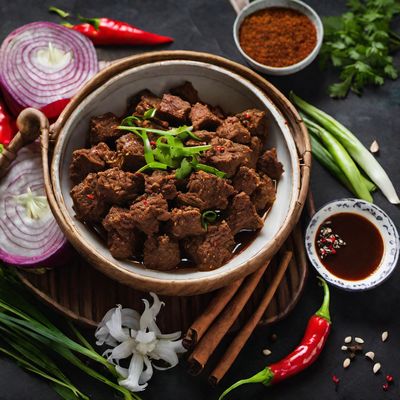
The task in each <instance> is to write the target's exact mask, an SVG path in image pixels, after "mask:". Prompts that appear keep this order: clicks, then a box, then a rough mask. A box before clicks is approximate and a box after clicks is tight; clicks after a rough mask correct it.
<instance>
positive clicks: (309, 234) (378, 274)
mask: <svg viewBox="0 0 400 400" xmlns="http://www.w3.org/2000/svg"><path fill="white" fill-rule="evenodd" d="M337 213H353V214H359V215H361V216H363V217H364V218H366V219H368V221H370V222H371V223H372V224H373V225H374V226H375V227H376V228H377V229H378V230H379V232H380V234H381V236H382V239H383V243H384V251H383V256H382V259H381V262H380V264H379V266H378V267H377V268H376V270H375V271H374V272H373V273H372V274H371V275H369V276H368V277H366V278H364V279H362V280H358V281H350V280H345V279H342V278H338V277H337V276H335V275H333V274H332V273H331V272H329V271H328V270H327V269H326V267H325V266H324V265H323V264H322V262H321V261H320V259H319V257H318V254H317V249H316V247H315V238H316V235H317V234H318V228H319V227H320V225H321V224H322V223H323V222H324V221H325V220H326V219H327V218H329V217H331V216H332V215H334V214H337ZM305 245H306V250H307V254H308V258H309V259H310V261H311V264H312V265H313V267H314V268H315V269H316V270H317V272H318V273H319V274H320V275H321V276H322V277H323V278H324V279H325V280H326V281H328V282H330V283H331V284H332V285H335V286H337V287H339V288H342V289H345V290H355V291H361V290H367V289H372V288H374V287H376V286H378V285H380V284H381V283H382V282H384V281H385V280H386V279H387V278H388V277H389V276H390V274H391V273H392V272H393V270H394V269H395V267H396V265H397V261H398V258H399V248H400V243H399V234H398V232H397V229H396V226H395V225H394V223H393V221H392V220H391V219H390V218H389V216H388V215H387V214H386V213H385V212H384V211H383V210H382V209H380V208H379V207H378V206H376V205H374V204H371V203H369V202H367V201H364V200H360V199H351V198H349V199H341V200H335V201H332V202H330V203H328V204H326V205H325V206H323V207H322V208H321V209H320V210H319V211H318V212H317V213H316V214H315V215H314V216H313V217H312V219H311V221H310V223H309V225H308V227H307V231H306V237H305Z"/></svg>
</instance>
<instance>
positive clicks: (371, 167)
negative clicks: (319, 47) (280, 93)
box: [290, 92, 400, 204]
mask: <svg viewBox="0 0 400 400" xmlns="http://www.w3.org/2000/svg"><path fill="white" fill-rule="evenodd" d="M290 98H291V100H292V101H293V102H294V103H295V105H296V106H297V107H298V108H299V109H300V110H301V111H302V112H303V113H305V114H307V115H308V116H309V117H310V118H312V120H313V121H314V122H316V123H318V124H319V125H320V126H321V127H322V128H324V129H326V131H327V132H329V133H330V134H331V135H333V136H334V137H335V139H336V140H337V141H339V142H340V143H341V145H342V146H343V147H344V148H345V149H346V150H347V152H348V153H349V154H350V156H351V157H352V158H353V159H354V161H355V162H356V163H357V164H358V165H359V166H360V167H361V168H362V169H363V171H364V172H365V173H366V174H367V175H368V177H369V178H370V179H371V180H372V181H373V182H374V183H375V184H376V185H377V186H378V188H379V189H380V190H381V191H382V193H383V194H384V195H385V196H386V197H387V199H388V200H389V201H390V202H391V203H393V204H400V199H399V197H398V195H397V193H396V189H395V188H394V186H393V183H392V182H391V180H390V178H389V176H388V175H387V173H386V172H385V170H384V169H383V168H382V166H381V165H380V164H379V162H378V161H377V160H376V159H375V157H374V156H373V155H372V154H371V153H370V152H369V151H368V149H367V148H366V147H365V146H364V145H363V144H362V143H361V142H360V141H359V140H358V139H357V137H356V136H355V135H354V134H353V133H351V132H350V131H349V130H348V129H347V128H346V127H345V126H343V125H342V124H341V123H340V122H338V121H336V120H335V119H334V118H332V117H331V116H330V115H328V114H326V113H325V112H323V111H321V110H319V109H318V108H316V107H314V106H313V105H311V104H309V103H307V102H306V101H304V100H303V99H301V98H300V97H298V96H296V95H295V94H294V93H293V92H292V93H291V94H290ZM319 131H321V130H320V129H319ZM328 150H329V149H328ZM331 154H332V153H331ZM332 156H333V154H332ZM335 161H337V160H336V159H335ZM343 172H345V171H343ZM346 176H347V175H346ZM347 178H348V176H347ZM352 184H353V182H352ZM362 186H364V188H365V185H362ZM357 192H358V191H357Z"/></svg>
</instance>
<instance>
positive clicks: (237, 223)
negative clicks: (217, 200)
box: [227, 192, 263, 235]
mask: <svg viewBox="0 0 400 400" xmlns="http://www.w3.org/2000/svg"><path fill="white" fill-rule="evenodd" d="M227 222H228V225H229V227H230V228H231V230H232V232H233V234H234V235H236V234H237V233H238V232H239V231H241V230H244V229H246V230H252V231H253V230H256V229H260V228H262V226H263V221H262V219H261V218H260V216H259V215H258V214H257V211H256V209H255V207H254V205H253V203H252V202H251V200H250V197H249V195H248V194H246V193H244V192H240V193H239V194H237V195H236V196H235V197H234V198H233V201H232V206H231V207H230V209H229V216H228V219H227Z"/></svg>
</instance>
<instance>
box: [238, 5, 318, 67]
mask: <svg viewBox="0 0 400 400" xmlns="http://www.w3.org/2000/svg"><path fill="white" fill-rule="evenodd" d="M323 33H324V29H323V25H322V22H321V19H320V17H319V16H318V14H317V13H316V12H315V11H314V10H313V9H312V8H311V7H310V6H308V5H307V4H305V3H303V2H302V1H299V0H258V1H255V2H253V3H250V4H249V5H248V6H247V7H245V8H244V9H243V10H242V11H241V12H240V13H239V15H238V16H237V18H236V21H235V23H234V27H233V37H234V39H235V43H236V46H237V47H238V49H239V51H240V52H241V53H242V55H243V57H244V58H245V59H246V60H247V62H248V63H249V64H250V65H251V66H252V67H253V68H254V69H256V70H257V71H260V72H262V73H265V74H269V75H290V74H293V73H295V72H298V71H300V70H302V69H303V68H305V67H306V66H307V65H309V64H310V63H311V62H312V61H313V60H314V59H315V57H316V56H317V55H318V52H319V50H320V48H321V45H322V40H323Z"/></svg>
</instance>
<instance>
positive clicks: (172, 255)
mask: <svg viewBox="0 0 400 400" xmlns="http://www.w3.org/2000/svg"><path fill="white" fill-rule="evenodd" d="M180 261H181V254H180V250H179V244H178V242H177V241H176V240H174V239H172V238H170V237H169V236H168V235H160V236H149V237H148V238H147V239H146V241H145V242H144V257H143V262H144V265H145V266H146V267H147V268H151V269H158V270H160V271H168V270H170V269H173V268H175V267H177V266H178V264H179V263H180Z"/></svg>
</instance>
